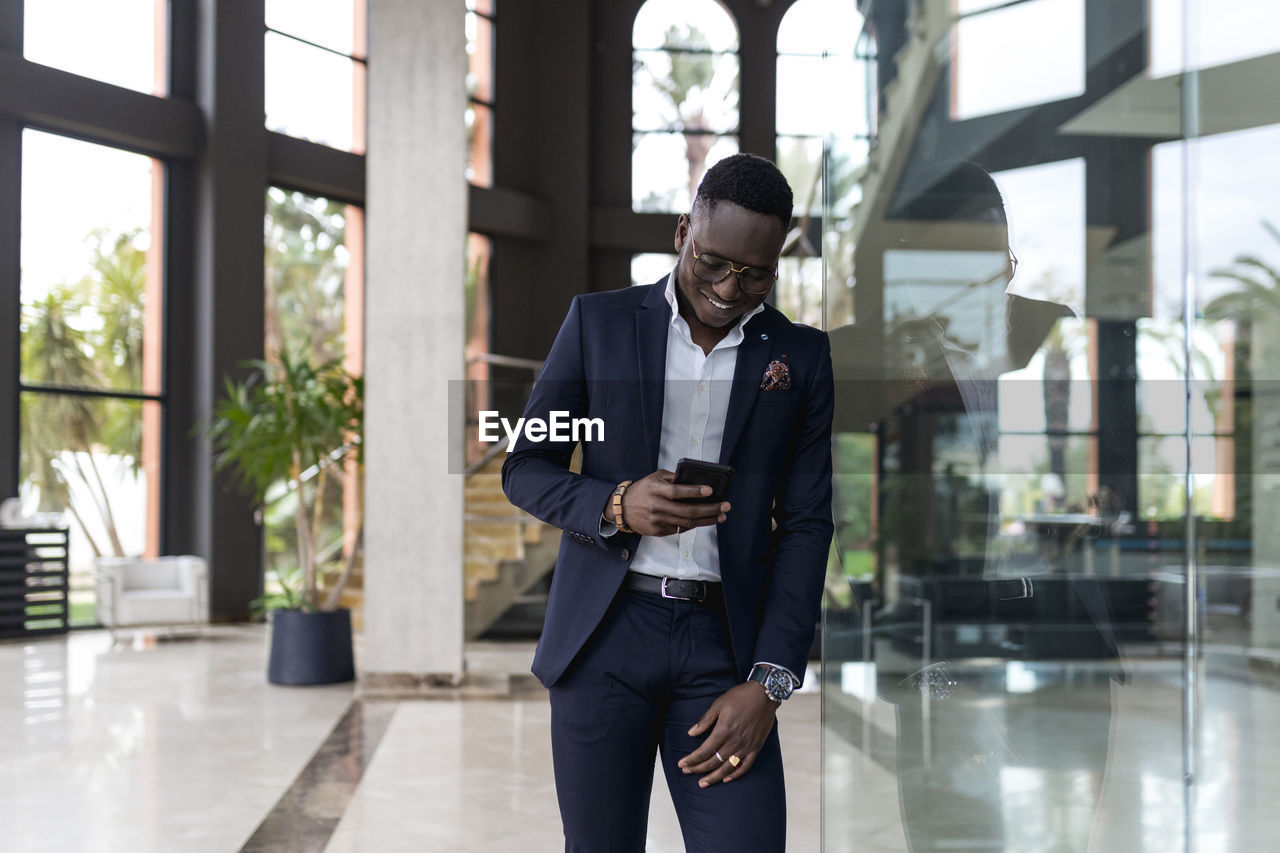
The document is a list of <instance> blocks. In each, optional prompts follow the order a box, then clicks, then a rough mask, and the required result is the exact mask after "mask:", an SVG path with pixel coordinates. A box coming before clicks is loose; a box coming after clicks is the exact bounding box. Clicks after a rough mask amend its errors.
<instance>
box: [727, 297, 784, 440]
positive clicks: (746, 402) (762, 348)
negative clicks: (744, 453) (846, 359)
mask: <svg viewBox="0 0 1280 853" xmlns="http://www.w3.org/2000/svg"><path fill="white" fill-rule="evenodd" d="M743 332H744V337H743V339H742V343H741V344H739V345H738V361H737V364H736V366H735V367H734V370H733V390H732V391H730V392H729V411H728V413H727V414H726V415H725V421H724V441H723V443H722V444H721V445H720V464H722V465H728V464H729V460H730V459H732V458H733V451H734V448H735V447H736V446H737V444H738V439H739V438H741V437H742V430H743V428H744V427H745V426H746V423H747V416H748V415H749V414H751V407H752V406H754V405H755V402H756V396H757V395H758V394H759V393H760V382H761V381H762V380H763V378H764V371H765V368H766V367H768V365H769V360H770V359H771V358H772V357H773V348H774V345H775V344H776V343H777V335H775V334H774V325H773V323H772V321H771V319H770V316H769V309H768V308H767V307H766V308H765V310H764V311H761V312H760V313H759V314H757V315H756V316H755V317H752V318H751V320H750V322H748V323H747V325H746V328H744V329H743Z"/></svg>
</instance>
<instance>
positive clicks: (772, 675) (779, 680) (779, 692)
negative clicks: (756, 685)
mask: <svg viewBox="0 0 1280 853" xmlns="http://www.w3.org/2000/svg"><path fill="white" fill-rule="evenodd" d="M764 686H765V688H767V689H768V691H769V695H770V696H772V697H773V698H775V699H778V700H779V701H781V700H783V699H786V698H787V697H789V696H790V695H791V689H792V686H791V676H789V675H787V674H786V673H785V672H783V671H782V670H780V669H774V670H770V671H769V675H768V677H767V678H766V679H765V684H764Z"/></svg>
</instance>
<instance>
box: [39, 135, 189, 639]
mask: <svg viewBox="0 0 1280 853" xmlns="http://www.w3.org/2000/svg"><path fill="white" fill-rule="evenodd" d="M22 148H23V151H22V155H23V161H22V163H23V165H22V186H23V194H22V243H21V264H22V278H21V285H20V299H21V306H22V307H21V315H20V316H21V319H20V333H21V359H20V365H19V371H20V374H19V375H20V384H19V396H20V399H19V400H18V408H19V412H20V432H19V438H18V444H19V478H20V484H19V497H20V498H21V500H22V503H23V508H24V510H25V511H26V512H27V513H34V512H61V513H64V514H65V516H64V519H65V523H66V524H67V525H68V526H69V527H70V529H71V547H70V563H71V565H70V571H71V592H70V603H71V622H72V624H73V625H85V624H93V623H95V622H96V621H97V620H96V616H95V614H94V592H93V574H92V573H93V562H92V561H93V558H95V557H100V556H133V555H138V554H145V555H155V554H156V553H158V550H159V540H160V500H159V484H160V483H159V472H160V447H161V435H160V423H161V418H160V415H161V406H162V404H163V397H162V387H161V378H162V377H161V334H162V326H163V324H162V322H161V316H162V315H161V301H162V294H163V289H162V282H161V274H160V258H161V257H162V256H163V253H162V251H161V249H160V239H159V237H160V234H159V229H158V227H157V224H158V223H159V222H160V221H161V217H160V201H159V199H160V197H161V196H160V188H161V186H162V184H163V171H164V169H163V164H161V163H160V162H159V161H157V160H152V159H150V158H147V157H143V156H141V155H138V154H131V153H128V152H125V151H120V150H117V149H112V148H106V147H104V146H101V145H92V144H89V143H85V142H78V141H74V140H71V139H67V138H65V137H61V136H55V135H52V134H48V133H42V132H39V131H34V130H27V131H24V133H23V137H22ZM72 187H74V188H75V191H74V195H72V194H70V193H69V191H68V189H69V188H72Z"/></svg>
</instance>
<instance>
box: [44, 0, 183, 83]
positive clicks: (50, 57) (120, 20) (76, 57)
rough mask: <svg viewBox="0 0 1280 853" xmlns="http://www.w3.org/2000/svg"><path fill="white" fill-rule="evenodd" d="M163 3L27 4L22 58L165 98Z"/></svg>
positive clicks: (63, 0) (47, 0)
mask: <svg viewBox="0 0 1280 853" xmlns="http://www.w3.org/2000/svg"><path fill="white" fill-rule="evenodd" d="M168 7H169V2H168V0H112V2H110V3H101V2H85V0H37V1H36V2H32V0H28V2H27V3H25V4H24V7H23V21H22V23H23V50H22V52H23V55H24V56H25V57H26V58H27V59H29V60H31V61H32V62H39V63H40V64H42V65H52V66H53V67H54V68H61V69H62V70H63V71H70V72H71V73H73V74H79V75H81V76H83V77H92V78H94V79H96V80H102V81H104V82H106V83H114V84H115V85H117V86H124V87H126V88H128V89H134V90H136V91H139V92H147V93H153V94H157V95H163V94H165V92H166V90H167V88H168V87H167V86H166V81H167V73H166V69H165V62H164V60H165V56H166V52H167V51H166V49H165V25H166V24H167V22H168V19H169V16H168Z"/></svg>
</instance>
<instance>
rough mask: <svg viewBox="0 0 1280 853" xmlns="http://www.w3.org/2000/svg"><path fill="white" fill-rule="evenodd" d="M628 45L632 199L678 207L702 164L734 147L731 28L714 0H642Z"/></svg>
mask: <svg viewBox="0 0 1280 853" xmlns="http://www.w3.org/2000/svg"><path fill="white" fill-rule="evenodd" d="M673 22H674V23H673ZM632 46H633V48H634V54H633V56H634V63H633V68H634V72H633V75H632V132H633V136H632V154H631V199H632V207H633V208H634V209H635V210H636V211H638V212H654V213H667V212H686V211H688V209H689V206H690V205H691V204H692V203H693V197H694V195H696V194H697V190H698V184H699V183H700V182H701V181H702V176H703V174H705V173H706V170H707V167H708V166H710V165H712V164H714V163H716V162H717V161H719V160H720V159H722V158H724V157H727V156H728V155H730V154H735V153H737V151H738V138H737V132H738V53H737V50H738V33H737V29H736V28H735V26H734V23H733V19H732V18H730V17H729V14H728V12H726V11H725V9H724V7H722V6H721V5H720V4H719V3H716V2H715V0H649V2H647V3H645V4H644V6H643V7H642V8H641V9H640V12H639V14H638V15H636V22H635V27H634V29H633V31H632Z"/></svg>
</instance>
